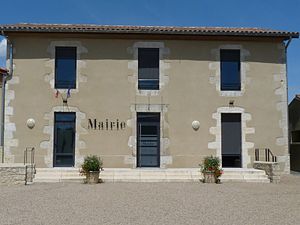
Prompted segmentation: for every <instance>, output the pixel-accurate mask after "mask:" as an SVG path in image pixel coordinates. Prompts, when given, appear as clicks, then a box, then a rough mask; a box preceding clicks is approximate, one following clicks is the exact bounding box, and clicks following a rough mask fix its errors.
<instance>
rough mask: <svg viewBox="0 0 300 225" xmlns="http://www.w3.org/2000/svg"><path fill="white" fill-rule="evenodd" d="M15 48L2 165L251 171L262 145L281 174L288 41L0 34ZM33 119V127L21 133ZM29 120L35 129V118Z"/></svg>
mask: <svg viewBox="0 0 300 225" xmlns="http://www.w3.org/2000/svg"><path fill="white" fill-rule="evenodd" d="M0 30H1V32H2V35H5V36H7V38H8V41H9V43H11V46H12V48H13V65H14V71H13V74H12V76H11V77H10V78H9V80H8V81H7V84H6V96H5V113H6V114H5V132H4V136H5V139H4V151H5V154H4V155H5V161H6V162H22V160H23V151H24V149H25V148H26V147H28V146H34V147H35V149H36V154H35V162H36V165H37V167H42V168H43V167H45V168H47V167H79V165H80V164H81V162H82V161H83V158H84V156H86V155H90V154H96V155H100V156H101V157H102V158H103V161H104V166H105V167H107V168H139V167H158V168H196V167H198V164H199V163H200V162H201V160H202V159H203V157H205V156H208V155H215V156H219V157H220V158H221V161H222V166H223V167H238V168H252V163H253V160H254V149H255V148H269V149H271V151H272V152H273V154H275V155H276V156H277V159H278V162H279V163H280V168H281V171H283V172H289V170H290V164H289V162H290V160H289V150H288V113H287V82H286V81H287V79H286V77H287V74H286V43H285V41H287V42H288V41H290V40H291V39H292V38H298V36H299V34H298V33H296V32H285V31H276V30H269V29H258V28H219V27H151V26H99V25H57V24H15V25H2V26H0ZM28 119H31V120H29V123H30V125H32V123H33V121H34V124H35V126H34V128H32V129H29V128H28V126H27V121H28ZM32 119H33V120H32Z"/></svg>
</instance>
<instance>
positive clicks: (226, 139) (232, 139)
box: [221, 113, 242, 167]
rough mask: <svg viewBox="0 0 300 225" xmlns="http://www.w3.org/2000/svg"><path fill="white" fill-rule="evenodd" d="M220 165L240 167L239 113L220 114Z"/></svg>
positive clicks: (240, 137)
mask: <svg viewBox="0 0 300 225" xmlns="http://www.w3.org/2000/svg"><path fill="white" fill-rule="evenodd" d="M221 144H222V166H223V167H241V152H242V131H241V114H240V113H222V114H221Z"/></svg>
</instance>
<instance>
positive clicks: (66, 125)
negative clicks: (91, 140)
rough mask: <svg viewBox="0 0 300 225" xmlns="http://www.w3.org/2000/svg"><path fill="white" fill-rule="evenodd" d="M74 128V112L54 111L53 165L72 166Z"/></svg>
mask: <svg viewBox="0 0 300 225" xmlns="http://www.w3.org/2000/svg"><path fill="white" fill-rule="evenodd" d="M75 128H76V114H75V112H55V113H54V146H53V151H54V152H53V153H54V154H53V166H56V167H60V166H61V167H64V166H65V167H70V166H74V158H75V132H76V131H75Z"/></svg>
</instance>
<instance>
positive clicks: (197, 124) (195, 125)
mask: <svg viewBox="0 0 300 225" xmlns="http://www.w3.org/2000/svg"><path fill="white" fill-rule="evenodd" d="M192 127H193V129H194V130H198V129H199V128H200V122H199V121H198V120H194V121H193V122H192Z"/></svg>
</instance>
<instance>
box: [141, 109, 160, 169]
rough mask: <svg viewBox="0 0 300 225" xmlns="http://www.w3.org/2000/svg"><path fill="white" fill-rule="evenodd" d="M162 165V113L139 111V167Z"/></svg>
mask: <svg viewBox="0 0 300 225" xmlns="http://www.w3.org/2000/svg"><path fill="white" fill-rule="evenodd" d="M159 166H160V113H137V167H159Z"/></svg>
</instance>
